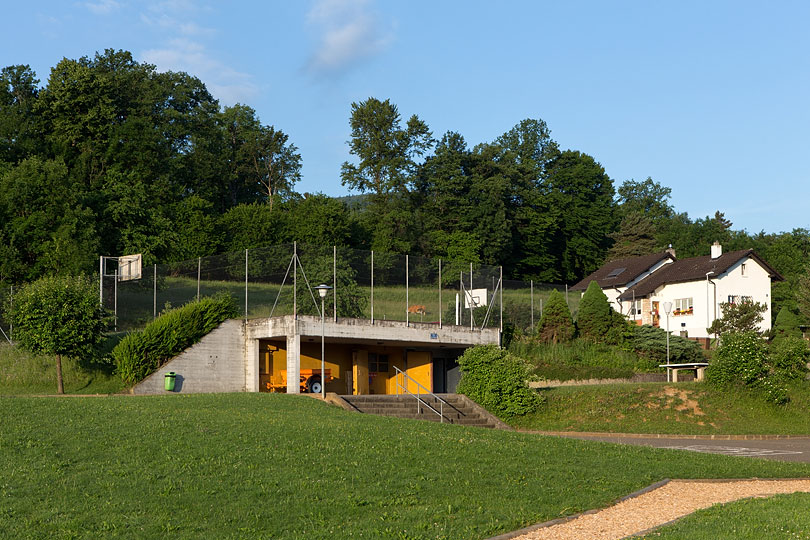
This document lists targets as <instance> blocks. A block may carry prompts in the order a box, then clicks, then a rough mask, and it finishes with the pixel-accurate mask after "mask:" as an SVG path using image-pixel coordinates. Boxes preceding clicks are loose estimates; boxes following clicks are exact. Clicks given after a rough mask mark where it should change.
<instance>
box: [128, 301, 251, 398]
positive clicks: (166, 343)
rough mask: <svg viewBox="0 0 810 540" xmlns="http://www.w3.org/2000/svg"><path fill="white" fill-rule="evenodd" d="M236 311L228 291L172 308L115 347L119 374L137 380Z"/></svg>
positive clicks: (130, 380) (133, 380)
mask: <svg viewBox="0 0 810 540" xmlns="http://www.w3.org/2000/svg"><path fill="white" fill-rule="evenodd" d="M236 315H237V310H236V306H235V305H234V303H233V299H232V298H231V297H230V296H229V295H221V296H218V297H216V298H202V299H200V301H198V302H192V303H190V304H186V305H185V306H183V307H180V308H176V309H173V310H170V311H168V312H166V313H164V314H163V315H161V316H160V317H158V318H157V319H155V320H154V321H152V322H151V323H149V324H147V325H146V327H145V328H144V329H143V330H140V331H137V332H133V333H131V334H129V335H128V336H126V337H125V338H124V339H122V340H121V342H120V343H119V344H118V345H117V346H116V347H115V349H113V352H112V354H113V359H114V360H115V363H116V365H117V366H118V374H119V375H120V376H121V378H122V379H123V381H124V383H126V384H135V383H137V382H138V381H141V380H143V379H144V378H145V377H147V376H148V375H149V374H150V373H152V372H154V371H155V370H157V369H158V368H159V367H160V366H161V365H162V364H163V363H165V362H166V361H167V360H169V359H171V358H172V357H174V356H176V355H178V354H179V353H181V352H182V351H183V350H185V349H187V348H188V347H190V346H192V345H194V344H195V343H197V342H198V341H199V340H200V339H202V338H203V336H205V335H206V334H207V333H209V332H210V331H211V330H213V329H214V328H216V327H217V326H219V325H220V324H221V323H222V322H223V321H225V320H226V319H229V318H232V317H235V316H236Z"/></svg>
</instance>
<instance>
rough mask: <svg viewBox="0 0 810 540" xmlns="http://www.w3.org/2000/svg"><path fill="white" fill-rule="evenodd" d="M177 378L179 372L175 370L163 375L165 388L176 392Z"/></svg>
mask: <svg viewBox="0 0 810 540" xmlns="http://www.w3.org/2000/svg"><path fill="white" fill-rule="evenodd" d="M175 378H177V373H175V372H174V371H170V372H168V373H167V374H166V375H164V376H163V388H165V389H166V390H167V391H168V392H174V380H175Z"/></svg>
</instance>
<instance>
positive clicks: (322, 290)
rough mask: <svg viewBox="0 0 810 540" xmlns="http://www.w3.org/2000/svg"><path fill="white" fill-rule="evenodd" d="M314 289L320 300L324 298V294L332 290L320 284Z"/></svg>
mask: <svg viewBox="0 0 810 540" xmlns="http://www.w3.org/2000/svg"><path fill="white" fill-rule="evenodd" d="M315 289H316V290H317V291H318V294H319V295H320V297H321V298H326V293H328V292H329V291H330V290H331V289H332V287H330V286H329V285H325V284H323V283H321V284H320V285H318V286H317V287H315Z"/></svg>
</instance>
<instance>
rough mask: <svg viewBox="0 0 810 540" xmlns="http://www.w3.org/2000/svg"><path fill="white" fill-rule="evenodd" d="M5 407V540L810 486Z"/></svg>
mask: <svg viewBox="0 0 810 540" xmlns="http://www.w3.org/2000/svg"><path fill="white" fill-rule="evenodd" d="M0 410H2V418H3V423H2V429H0V537H2V538H52V537H59V538H100V537H104V538H133V537H134V538H164V537H167V536H171V537H174V538H202V537H205V538H245V537H248V538H302V539H303V538H359V537H362V538H404V539H407V538H410V539H413V538H452V539H456V538H487V537H489V536H492V535H495V534H498V533H503V532H506V531H511V530H514V529H517V528H520V527H523V526H526V525H529V524H533V523H537V522H540V521H544V520H548V519H552V518H556V517H560V516H564V515H570V514H573V513H576V512H579V511H583V510H586V509H591V508H598V507H603V506H606V505H608V504H609V503H611V502H612V501H614V500H615V499H617V498H619V497H621V496H623V495H626V494H628V493H631V492H633V491H635V490H638V489H640V488H642V487H644V486H647V485H649V484H651V483H653V482H655V481H658V480H661V479H663V478H720V477H722V478H726V477H728V478H732V477H734V478H746V477H754V476H756V477H801V476H808V475H810V465H804V464H794V463H782V462H775V461H764V460H754V459H741V458H731V457H727V456H719V455H708V454H694V453H688V452H683V451H671V450H655V449H651V448H644V447H624V446H616V445H610V444H604V443H595V442H586V441H578V440H571V439H558V438H547V437H540V436H537V435H533V434H527V433H517V432H503V431H497V430H486V429H475V428H464V427H458V426H452V425H447V424H435V423H430V422H419V421H408V420H400V419H394V418H384V417H376V416H366V415H360V414H356V413H349V412H346V411H343V410H341V409H338V408H335V407H331V406H329V405H326V404H323V403H321V402H319V401H317V400H315V399H312V398H309V397H305V396H288V395H272V394H224V395H176V396H151V397H132V396H115V397H102V398H91V397H86V398H27V397H18V398H2V399H0Z"/></svg>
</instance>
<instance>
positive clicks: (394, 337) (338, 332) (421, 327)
mask: <svg viewBox="0 0 810 540" xmlns="http://www.w3.org/2000/svg"><path fill="white" fill-rule="evenodd" d="M323 333H324V337H325V340H326V341H328V342H329V343H365V344H378V345H380V344H383V343H396V344H398V345H401V346H406V347H448V348H457V347H470V346H473V345H489V344H494V345H498V344H499V343H500V330H499V329H498V328H484V329H483V330H482V329H480V328H474V329H472V330H470V328H469V327H464V326H455V325H442V326H441V327H439V325H438V324H433V323H421V322H410V323H406V322H405V321H380V320H376V321H374V322H373V323H372V321H371V320H370V319H351V318H339V319H338V320H337V322H335V321H334V320H332V319H331V318H328V319H326V321H325V322H324V326H323ZM245 334H246V337H247V338H248V339H281V338H284V339H286V337H287V336H289V335H295V334H298V335H300V336H302V339H303V338H304V337H313V338H314V337H317V338H320V337H321V319H320V317H317V316H312V315H299V316H298V317H297V318H295V317H294V316H292V315H285V316H282V317H265V318H261V319H249V320H248V321H247V322H246V325H245ZM307 341H308V340H307Z"/></svg>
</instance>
